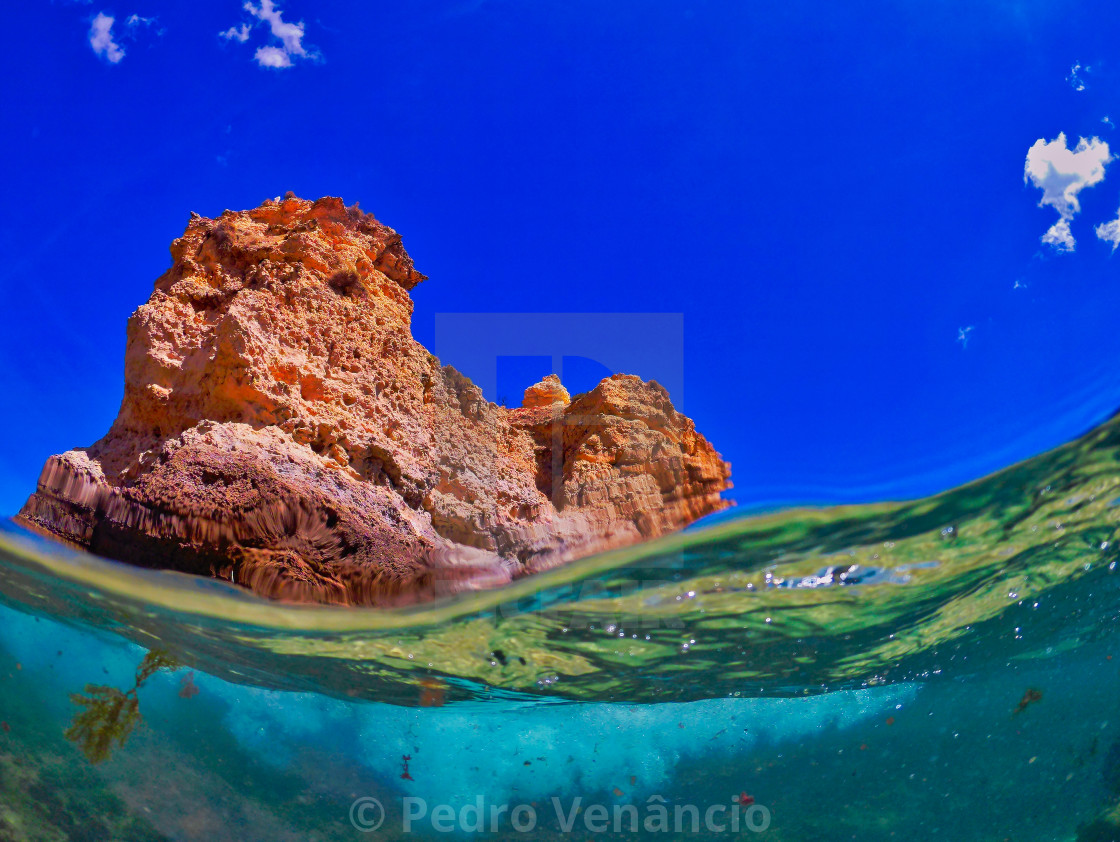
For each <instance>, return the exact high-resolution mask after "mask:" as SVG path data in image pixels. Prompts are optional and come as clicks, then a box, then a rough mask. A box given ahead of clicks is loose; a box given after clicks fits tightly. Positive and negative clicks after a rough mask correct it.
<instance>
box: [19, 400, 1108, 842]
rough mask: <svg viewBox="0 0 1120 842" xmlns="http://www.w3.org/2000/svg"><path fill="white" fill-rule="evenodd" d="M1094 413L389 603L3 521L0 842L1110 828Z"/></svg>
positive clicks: (974, 836) (1053, 834)
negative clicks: (86, 548) (780, 505)
mask: <svg viewBox="0 0 1120 842" xmlns="http://www.w3.org/2000/svg"><path fill="white" fill-rule="evenodd" d="M1118 523H1120V420H1117V419H1113V420H1111V421H1109V422H1107V423H1105V424H1104V425H1102V426H1101V427H1099V428H1097V429H1095V430H1093V431H1092V432H1090V433H1089V434H1087V435H1085V436H1083V437H1082V438H1080V439H1078V440H1077V441H1074V442H1071V443H1070V444H1068V445H1065V446H1063V447H1061V448H1058V449H1057V450H1054V451H1051V452H1050V453H1046V454H1043V455H1041V456H1038V457H1036V458H1034V459H1031V460H1030V461H1027V462H1024V463H1021V464H1019V465H1016V466H1013V467H1011V468H1008V469H1006V470H1004V471H1002V472H1001V473H998V474H995V475H993V476H990V477H987V478H985V479H982V480H980V481H977V482H975V483H972V484H970V485H967V486H964V487H961V488H958V489H955V490H952V491H950V492H947V493H944V494H941V495H938V496H936V497H932V498H929V499H925V500H918V501H914V502H907V503H889V504H878V505H860V506H848V507H837V508H830V509H803V510H795V511H788V512H778V513H771V514H765V515H755V516H751V517H731V518H719V519H717V520H715V521H713V522H710V523H708V524H701V525H699V526H697V527H695V528H692V529H690V530H687V531H685V532H683V533H681V534H679V535H675V536H672V537H670V538H667V539H664V540H660V541H658V542H654V543H650V544H647V545H644V546H641V547H637V548H630V549H627V550H624V551H618V552H613V553H609V554H604V555H601V556H597V557H594V558H589V559H584V560H582V561H579V562H576V563H574V564H572V565H570V566H568V567H564V568H561V569H558V570H553V571H550V572H548V573H545V574H541V575H539V576H537V577H535V578H530V579H526V580H522V581H519V582H517V583H515V584H514V585H513V586H512V587H510V588H508V589H506V590H502V591H495V592H484V593H476V594H471V595H466V596H462V597H460V598H457V599H455V600H453V601H449V602H445V603H439V604H432V605H426V606H418V607H412V608H408V609H400V610H394V611H364V610H356V609H331V608H320V607H292V606H282V605H277V604H269V603H266V602H263V601H261V600H258V599H256V598H253V597H252V596H250V595H249V594H247V593H245V592H243V591H240V590H238V589H236V588H234V587H233V586H230V585H226V584H225V583H222V582H218V581H211V580H203V579H199V578H191V577H187V576H183V575H179V574H174V573H163V572H154V571H147V570H141V569H137V568H132V567H128V566H125V565H120V564H116V563H113V562H108V561H103V560H101V559H97V558H94V557H91V556H87V555H81V554H78V553H74V552H71V551H69V550H66V549H64V548H61V547H60V546H58V545H55V544H53V543H50V542H46V541H44V540H42V539H39V538H37V537H34V536H32V535H30V534H28V533H26V532H23V531H22V530H20V529H18V528H17V527H15V526H12V525H10V524H9V525H7V526H5V527H4V529H3V531H2V532H0V564H2V567H3V569H2V574H0V600H2V605H0V839H34V840H39V839H43V840H48V839H49V840H63V839H82V840H85V839H103V840H124V839H128V840H132V839H182V840H193V839H211V840H225V839H231V840H242V841H244V840H258V839H259V840H288V839H292V840H335V839H361V838H376V839H403V838H408V839H428V838H447V837H448V836H453V837H456V838H495V839H554V838H555V839H560V838H569V837H572V838H577V839H581V840H583V839H616V838H617V839H633V838H646V839H686V838H687V839H705V838H708V839H723V838H760V839H771V840H783V841H784V842H789V841H790V840H848V839H860V840H884V842H885V840H894V839H905V838H907V837H909V838H919V839H946V840H955V841H959V842H964V840H1067V839H1068V840H1075V839H1078V840H1108V839H1120V630H1118V628H1117V619H1118V617H1120V571H1118V570H1117V569H1116V567H1117V560H1118V559H1120V553H1118V548H1120V544H1118V543H1117V541H1118V536H1117V534H1116V532H1117V524H1118Z"/></svg>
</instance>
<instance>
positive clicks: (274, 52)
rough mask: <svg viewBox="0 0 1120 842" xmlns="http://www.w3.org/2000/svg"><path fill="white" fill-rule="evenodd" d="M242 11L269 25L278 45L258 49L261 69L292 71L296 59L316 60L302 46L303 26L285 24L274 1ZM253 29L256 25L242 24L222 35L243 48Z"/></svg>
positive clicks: (246, 6) (247, 3) (254, 55)
mask: <svg viewBox="0 0 1120 842" xmlns="http://www.w3.org/2000/svg"><path fill="white" fill-rule="evenodd" d="M243 8H244V9H245V11H247V12H248V13H249V14H251V15H252V16H253V17H254V18H256V19H257V21H259V22H260V23H265V24H268V30H269V33H270V35H271V36H272V38H274V39H276V40H277V41H279V45H277V44H275V43H273V44H268V45H265V46H262V47H258V48H257V51H256V52H255V53H254V54H253V57H254V58H255V59H256V61H257V64H259V65H260V66H261V67H272V68H281V67H291V66H292V59H293V58H314V57H315V56H314V54H313V53H311V52H309V51H308V49H307V48H306V47H305V46H304V44H303V36H304V33H305V30H304V25H303V22H302V21H300V22H299V23H291V22H289V21H286V20H284V17H283V13H282V12H281V11H280V9H278V8H277V7H276V4H275V3H274V2H273V0H260V5H259V6H254V5H253V4H252V3H251V2H246V3H245V4H244V6H243ZM252 28H253V25H251V24H248V23H243V24H241V25H240V26H231V27H230V28H229V29H227V30H226V31H225V32H221V33H219V35H220V36H221V37H222V38H225V39H226V40H227V41H237V42H239V43H241V44H244V43H245V42H246V41H248V40H249V34H250V33H251V32H252Z"/></svg>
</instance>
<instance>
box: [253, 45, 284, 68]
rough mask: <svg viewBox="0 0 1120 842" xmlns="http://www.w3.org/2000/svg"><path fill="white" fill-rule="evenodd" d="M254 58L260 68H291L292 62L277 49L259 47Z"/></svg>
mask: <svg viewBox="0 0 1120 842" xmlns="http://www.w3.org/2000/svg"><path fill="white" fill-rule="evenodd" d="M255 58H256V60H257V64H259V65H260V66H261V67H291V66H292V60H291V59H290V58H289V57H288V54H287V53H286V52H284V51H283V50H281V49H280V48H279V47H260V48H259V49H258V50H257V52H256V54H255Z"/></svg>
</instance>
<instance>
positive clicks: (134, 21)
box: [125, 15, 155, 26]
mask: <svg viewBox="0 0 1120 842" xmlns="http://www.w3.org/2000/svg"><path fill="white" fill-rule="evenodd" d="M154 20H155V18H142V17H140V15H129V16H128V19H127V20H126V21H125V23H126V24H128V25H129V26H139V25H140V24H144V26H147V25H148V24H149V23H151V22H152V21H154Z"/></svg>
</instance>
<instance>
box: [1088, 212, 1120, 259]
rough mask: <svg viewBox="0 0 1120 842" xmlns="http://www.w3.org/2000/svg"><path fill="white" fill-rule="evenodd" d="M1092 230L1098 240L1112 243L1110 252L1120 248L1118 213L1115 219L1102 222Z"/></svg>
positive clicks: (1119, 215)
mask: <svg viewBox="0 0 1120 842" xmlns="http://www.w3.org/2000/svg"><path fill="white" fill-rule="evenodd" d="M1093 230H1095V231H1096V232H1097V237H1098V238H1099V239H1101V240H1104V241H1105V242H1106V243H1112V250H1113V251H1116V247H1117V246H1120V213H1118V214H1117V216H1116V219H1114V220H1112V221H1111V222H1104V223H1102V224H1100V225H1098V226H1097V227H1096V228H1095V229H1093Z"/></svg>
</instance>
